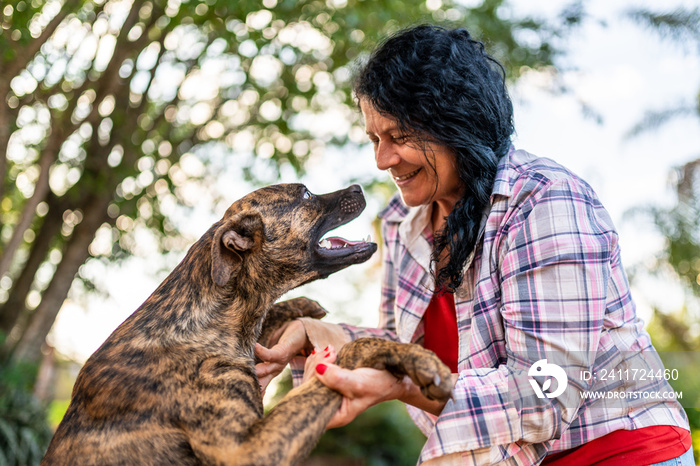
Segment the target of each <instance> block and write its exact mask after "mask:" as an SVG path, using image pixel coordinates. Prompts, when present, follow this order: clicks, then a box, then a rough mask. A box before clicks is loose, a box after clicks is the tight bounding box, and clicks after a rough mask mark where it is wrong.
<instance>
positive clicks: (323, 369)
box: [316, 364, 328, 375]
mask: <svg viewBox="0 0 700 466" xmlns="http://www.w3.org/2000/svg"><path fill="white" fill-rule="evenodd" d="M326 369H328V366H326V365H325V364H318V365H316V372H318V373H319V374H321V375H323V373H324V372H326Z"/></svg>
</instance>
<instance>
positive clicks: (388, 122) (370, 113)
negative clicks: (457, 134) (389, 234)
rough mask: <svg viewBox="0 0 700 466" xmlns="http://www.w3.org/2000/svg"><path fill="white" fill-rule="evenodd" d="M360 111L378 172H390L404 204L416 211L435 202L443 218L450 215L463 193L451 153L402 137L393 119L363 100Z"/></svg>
mask: <svg viewBox="0 0 700 466" xmlns="http://www.w3.org/2000/svg"><path fill="white" fill-rule="evenodd" d="M360 108H361V110H362V114H363V115H364V117H365V129H366V131H367V135H368V136H369V139H370V141H372V143H373V144H374V158H375V161H376V163H377V168H378V169H380V170H387V171H388V172H389V174H390V175H391V178H392V179H393V180H394V183H396V186H397V187H398V188H399V191H400V192H401V198H402V199H403V201H404V203H405V204H406V205H408V206H411V207H415V206H419V205H428V204H430V203H432V202H436V203H437V207H438V208H439V211H440V213H441V214H442V215H443V216H446V215H447V214H449V212H450V211H452V208H453V207H454V205H455V203H456V202H457V201H458V200H459V199H460V198H461V197H462V192H463V187H462V184H461V181H460V179H459V175H458V174H457V167H456V165H455V156H454V154H453V153H452V151H451V150H449V149H448V148H447V147H445V146H442V145H439V144H436V143H432V142H422V143H420V142H417V141H411V139H410V136H408V137H406V136H402V135H401V133H400V131H399V129H398V127H397V125H396V122H395V121H394V120H393V119H391V118H388V117H386V116H384V115H381V114H380V113H379V112H378V111H377V110H376V109H375V108H374V107H373V106H372V104H370V103H369V102H367V101H365V100H360Z"/></svg>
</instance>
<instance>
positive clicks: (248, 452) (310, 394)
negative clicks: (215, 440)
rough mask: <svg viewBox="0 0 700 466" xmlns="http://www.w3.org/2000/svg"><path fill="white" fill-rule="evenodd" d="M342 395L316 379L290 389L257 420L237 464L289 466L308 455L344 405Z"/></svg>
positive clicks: (236, 460) (248, 465)
mask: <svg viewBox="0 0 700 466" xmlns="http://www.w3.org/2000/svg"><path fill="white" fill-rule="evenodd" d="M340 402H341V395H340V394H339V393H338V392H335V391H332V390H330V389H329V388H326V387H325V386H324V385H323V384H321V382H319V381H318V380H317V379H315V378H314V379H312V380H310V381H308V382H306V383H304V384H302V385H301V386H299V387H297V388H295V389H293V390H292V391H290V392H289V393H288V394H287V395H286V396H285V397H284V398H283V399H282V401H280V402H279V404H277V406H275V407H274V408H273V409H272V411H270V413H269V414H268V415H267V416H265V417H264V418H262V419H260V420H259V421H257V422H256V423H255V424H254V425H253V426H252V427H251V429H250V431H249V432H248V435H247V437H246V439H245V441H244V442H243V443H242V444H241V445H240V446H239V447H238V449H237V451H236V453H235V457H236V459H235V461H234V462H233V464H236V465H246V466H267V465H269V466H288V465H294V464H297V463H298V462H299V461H300V460H302V459H303V458H305V457H307V456H308V455H309V453H310V452H311V450H312V449H313V447H314V446H315V445H316V443H317V442H318V439H319V438H320V437H321V435H322V434H323V432H324V431H325V428H326V425H327V424H328V421H330V419H331V417H332V416H333V414H335V412H336V411H337V410H338V408H339V407H340Z"/></svg>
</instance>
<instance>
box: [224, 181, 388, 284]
mask: <svg viewBox="0 0 700 466" xmlns="http://www.w3.org/2000/svg"><path fill="white" fill-rule="evenodd" d="M364 208H365V199H364V196H363V194H362V189H361V188H360V187H359V186H357V185H353V186H350V187H349V188H346V189H343V190H340V191H336V192H333V193H329V194H324V195H315V194H312V193H311V192H309V190H308V189H307V188H306V186H304V185H302V184H280V185H274V186H268V187H265V188H262V189H259V190H257V191H254V192H252V193H250V194H248V195H247V196H245V197H243V198H242V199H240V200H239V201H237V202H235V203H234V204H233V205H232V206H231V207H229V209H228V210H227V211H226V214H225V215H224V218H223V219H222V220H221V221H220V222H219V223H217V224H216V225H215V229H214V238H213V242H212V251H211V255H212V270H211V275H212V278H213V280H214V282H215V283H216V284H217V285H219V286H226V285H227V284H229V283H230V282H231V281H232V279H233V278H234V277H238V276H239V275H240V276H241V277H243V275H242V274H244V275H245V277H248V278H250V279H252V280H255V281H257V282H259V283H263V282H267V281H270V283H274V285H275V288H283V289H285V290H288V289H291V288H294V287H296V286H299V285H301V284H303V283H306V282H309V281H312V280H316V279H318V278H325V277H327V276H328V275H330V274H332V273H334V272H337V271H339V270H341V269H344V268H345V267H347V266H349V265H352V264H358V263H361V262H364V261H366V260H367V259H369V258H370V257H371V256H372V254H374V252H375V251H376V250H377V245H376V244H375V243H372V242H368V241H348V240H345V239H343V238H338V237H332V238H325V239H322V238H323V236H324V235H325V234H326V233H328V232H329V231H330V230H332V229H334V228H337V227H339V226H340V225H343V224H345V223H347V222H349V221H350V220H353V219H354V218H356V217H357V216H358V215H359V214H360V212H362V210H363V209H364Z"/></svg>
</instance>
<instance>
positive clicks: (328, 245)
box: [318, 235, 372, 249]
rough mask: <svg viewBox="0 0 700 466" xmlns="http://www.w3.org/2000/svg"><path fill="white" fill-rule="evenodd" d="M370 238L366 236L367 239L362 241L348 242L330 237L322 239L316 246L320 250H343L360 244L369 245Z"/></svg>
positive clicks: (336, 237)
mask: <svg viewBox="0 0 700 466" xmlns="http://www.w3.org/2000/svg"><path fill="white" fill-rule="evenodd" d="M371 242H372V238H371V236H370V235H367V238H365V239H363V240H362V241H348V240H346V239H345V238H340V237H338V236H331V237H330V238H323V239H322V240H321V241H320V242H319V243H318V246H319V247H320V248H322V249H343V248H347V247H353V246H358V245H361V244H362V243H371Z"/></svg>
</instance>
